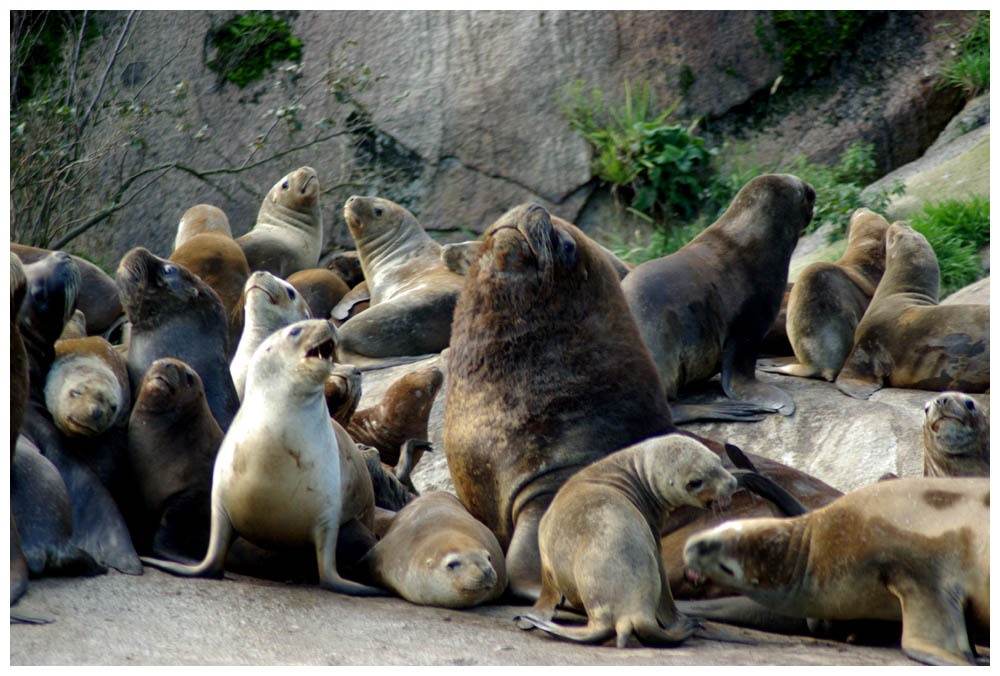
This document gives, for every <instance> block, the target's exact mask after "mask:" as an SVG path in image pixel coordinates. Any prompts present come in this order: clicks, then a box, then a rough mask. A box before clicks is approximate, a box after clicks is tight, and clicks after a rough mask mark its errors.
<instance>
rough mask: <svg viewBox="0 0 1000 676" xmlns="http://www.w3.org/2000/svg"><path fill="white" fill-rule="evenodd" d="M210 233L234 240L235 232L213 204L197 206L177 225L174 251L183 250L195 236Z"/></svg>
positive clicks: (182, 217)
mask: <svg viewBox="0 0 1000 676" xmlns="http://www.w3.org/2000/svg"><path fill="white" fill-rule="evenodd" d="M204 233H210V234H213V235H219V236H220V237H226V238H228V239H232V238H233V230H232V228H230V227H229V219H228V218H227V217H226V212H224V211H223V210H222V209H220V208H219V207H213V206H212V205H211V204H196V205H194V206H193V207H191V208H190V209H188V210H187V211H185V212H184V215H183V216H181V221H180V223H178V224H177V235H176V236H175V237H174V251H177V249H179V248H181V245H182V244H184V243H185V242H187V241H188V240H189V239H191V238H192V237H194V236H195V235H201V234H204Z"/></svg>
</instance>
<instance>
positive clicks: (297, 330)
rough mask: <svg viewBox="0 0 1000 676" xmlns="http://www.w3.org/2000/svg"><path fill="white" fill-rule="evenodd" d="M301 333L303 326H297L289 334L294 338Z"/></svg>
mask: <svg viewBox="0 0 1000 676" xmlns="http://www.w3.org/2000/svg"><path fill="white" fill-rule="evenodd" d="M300 333H302V327H301V326H296V327H295V328H294V329H292V330H291V331H289V332H288V335H289V336H291V337H292V338H294V337H295V336H297V335H299V334H300Z"/></svg>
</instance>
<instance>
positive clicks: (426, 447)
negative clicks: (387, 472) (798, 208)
mask: <svg viewBox="0 0 1000 676" xmlns="http://www.w3.org/2000/svg"><path fill="white" fill-rule="evenodd" d="M433 450H434V446H432V445H431V442H429V441H426V440H423V439H407V440H406V441H404V442H403V445H402V446H401V447H400V449H399V461H398V462H397V463H396V467H395V468H393V471H394V472H395V473H396V478H397V479H399V480H400V481H401V482H402V483H404V484H407V485H412V484H410V472H412V471H413V468H414V467H415V466H416V464H417V461H418V460H420V456H421V455H423V453H424V452H425V451H433ZM414 456H416V460H414Z"/></svg>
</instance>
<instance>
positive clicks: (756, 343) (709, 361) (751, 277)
mask: <svg viewBox="0 0 1000 676" xmlns="http://www.w3.org/2000/svg"><path fill="white" fill-rule="evenodd" d="M815 198H816V192H815V191H814V190H813V188H812V186H810V185H809V184H808V183H806V182H805V181H802V180H800V179H798V178H796V177H795V176H790V175H788V174H768V175H764V176H758V177H756V178H754V179H753V180H751V181H750V182H749V183H747V184H746V185H745V186H743V188H742V189H741V190H740V192H739V193H738V194H737V195H736V197H735V198H734V199H733V202H732V204H730V206H729V208H728V209H727V210H726V212H725V213H724V214H723V215H722V216H721V217H720V218H719V220H717V221H716V222H715V223H713V224H712V225H710V226H709V227H708V228H706V229H705V230H704V231H703V232H702V233H701V234H699V235H698V236H697V237H695V238H694V239H693V240H691V242H689V243H688V244H687V245H686V246H684V247H682V248H681V249H680V250H678V251H676V252H675V253H673V254H670V255H669V256H664V257H663V258H658V259H655V260H652V261H647V262H645V263H643V264H642V265H639V266H638V267H636V268H635V269H634V270H632V272H630V273H629V274H628V276H627V277H625V279H624V280H622V291H623V292H624V293H625V298H626V300H627V301H628V304H629V307H630V308H631V310H632V312H633V313H634V314H635V317H636V320H637V321H638V323H639V330H640V332H641V333H642V337H643V340H644V342H645V344H646V346H647V347H648V348H649V351H650V353H651V354H652V356H653V362H654V363H655V364H656V368H657V371H658V373H659V374H660V379H661V382H662V384H663V388H664V390H665V391H666V393H667V397H668V398H670V399H673V398H676V396H677V393H678V392H679V391H680V390H682V389H683V387H684V386H685V385H687V384H688V383H693V382H697V381H701V380H706V379H708V378H711V377H712V376H713V375H715V374H716V373H719V372H721V373H722V389H723V391H724V392H725V393H726V396H728V397H729V398H730V399H734V400H737V401H740V402H750V403H752V404H754V405H756V406H757V407H764V408H766V409H774V410H777V411H778V412H780V413H782V414H784V415H791V414H792V413H793V412H794V411H795V403H794V402H793V401H792V399H791V397H789V396H788V395H787V394H786V393H785V392H784V391H782V390H781V389H779V388H777V387H775V386H773V385H770V384H767V383H764V382H762V381H758V380H757V379H756V378H755V376H754V372H755V366H756V359H757V352H758V349H759V347H760V344H761V341H762V340H763V338H764V335H765V334H766V333H767V331H768V329H769V328H770V326H771V324H772V323H773V322H774V319H775V317H776V316H777V314H778V309H779V308H780V306H781V299H782V297H783V295H784V292H785V285H786V279H787V277H788V264H789V261H790V259H791V256H792V250H793V249H794V248H795V244H796V242H797V241H798V237H799V234H800V233H801V232H802V231H803V230H804V229H805V227H806V225H808V223H809V221H810V220H811V219H812V214H813V202H814V201H815ZM675 413H676V411H675ZM675 418H676V419H681V416H680V415H679V414H678V415H676V416H675ZM736 419H738V416H737V418H736Z"/></svg>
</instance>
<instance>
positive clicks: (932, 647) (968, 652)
mask: <svg viewBox="0 0 1000 676" xmlns="http://www.w3.org/2000/svg"><path fill="white" fill-rule="evenodd" d="M887 588H888V590H889V591H890V592H891V593H892V594H893V595H894V596H896V597H897V598H898V599H899V603H900V606H901V607H902V615H903V636H902V639H901V643H902V648H903V652H904V653H906V655H907V656H908V657H910V658H911V659H914V660H917V661H918V662H923V663H924V664H932V665H956V664H957V665H966V664H975V663H976V658H975V655H974V654H973V652H972V647H971V646H970V645H969V634H968V632H967V630H966V626H965V617H964V615H963V612H962V604H961V601H960V599H959V598H956V595H955V594H953V593H949V590H947V589H941V588H930V587H928V586H927V584H926V583H921V582H917V581H913V580H903V581H899V582H896V583H892V582H890V583H889V584H888V585H887Z"/></svg>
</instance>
